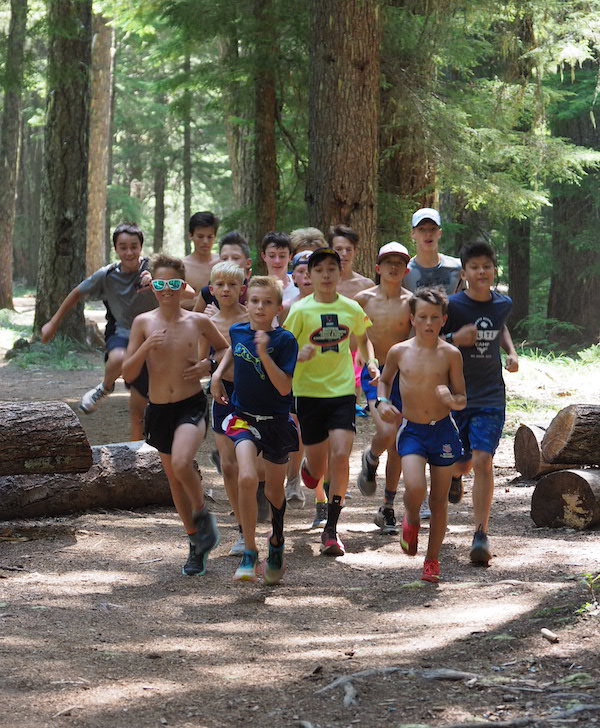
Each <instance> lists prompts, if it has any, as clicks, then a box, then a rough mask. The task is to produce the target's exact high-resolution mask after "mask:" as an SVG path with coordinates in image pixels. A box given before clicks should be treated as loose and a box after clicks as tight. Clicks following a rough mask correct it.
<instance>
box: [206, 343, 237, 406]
mask: <svg viewBox="0 0 600 728" xmlns="http://www.w3.org/2000/svg"><path fill="white" fill-rule="evenodd" d="M232 363H233V350H232V348H231V347H229V348H228V349H227V351H226V352H225V354H224V355H223V358H222V359H221V363H220V364H219V366H218V367H217V369H216V371H215V373H214V374H213V375H212V378H211V380H210V392H211V394H212V396H213V398H214V400H215V402H222V403H223V404H229V399H228V398H227V394H226V393H225V388H224V387H223V374H224V372H226V371H227V369H228V368H229V367H230V366H231V364H232Z"/></svg>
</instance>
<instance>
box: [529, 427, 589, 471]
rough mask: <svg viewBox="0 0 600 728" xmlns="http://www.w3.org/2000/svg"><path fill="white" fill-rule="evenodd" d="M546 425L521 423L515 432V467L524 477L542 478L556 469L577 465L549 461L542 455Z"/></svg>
mask: <svg viewBox="0 0 600 728" xmlns="http://www.w3.org/2000/svg"><path fill="white" fill-rule="evenodd" d="M545 432H546V427H542V426H541V425H520V427H519V429H518V430H517V432H516V434H515V441H514V451H515V468H516V469H517V471H518V472H519V473H521V475H522V476H523V477H524V478H527V479H534V478H540V477H541V476H542V475H546V473H552V472H554V471H555V470H566V469H568V468H573V467H575V464H574V463H570V464H565V463H548V462H546V461H545V460H544V456H543V455H542V440H543V438H544V433H545Z"/></svg>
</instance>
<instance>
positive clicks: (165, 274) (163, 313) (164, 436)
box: [123, 255, 227, 576]
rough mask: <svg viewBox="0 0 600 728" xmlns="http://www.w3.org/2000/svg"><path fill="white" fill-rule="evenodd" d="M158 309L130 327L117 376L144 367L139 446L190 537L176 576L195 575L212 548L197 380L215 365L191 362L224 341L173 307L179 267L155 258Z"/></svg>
mask: <svg viewBox="0 0 600 728" xmlns="http://www.w3.org/2000/svg"><path fill="white" fill-rule="evenodd" d="M150 273H151V275H152V283H151V285H152V289H153V290H154V295H155V296H156V299H157V301H158V308H157V309H155V310H154V311H150V312H148V313H144V314H140V315H139V316H138V317H137V318H136V319H135V320H134V322H133V327H132V329H131V337H130V339H129V346H128V347H127V354H126V357H125V361H124V362H123V376H124V377H125V378H126V379H128V380H133V379H135V378H136V377H137V376H138V374H139V372H140V370H141V368H142V366H143V364H144V362H146V364H147V366H148V373H149V379H150V386H149V399H150V404H149V405H148V407H147V409H146V442H147V443H148V444H149V445H153V446H154V447H155V448H156V449H157V450H158V452H159V453H160V459H161V461H162V464H163V467H164V469H165V473H166V474H167V478H168V480H169V486H170V488H171V495H172V496H173V502H174V503H175V508H176V509H177V512H178V514H179V517H180V518H181V520H182V522H183V525H184V528H185V530H186V531H187V533H188V536H189V539H190V552H189V557H188V560H187V561H186V563H185V565H184V566H183V570H182V571H183V574H185V575H188V576H194V575H196V574H197V575H202V574H204V572H205V571H206V560H207V558H208V554H209V552H210V551H211V549H213V548H214V547H215V546H217V544H218V543H219V532H218V530H217V526H216V522H215V518H214V516H213V515H212V514H211V513H209V511H208V509H207V507H206V503H205V501H204V493H203V491H202V480H201V478H200V475H199V474H198V472H197V471H196V470H195V468H194V457H195V455H196V451H197V450H198V448H199V447H200V444H201V443H202V440H203V439H204V435H205V433H206V421H207V417H208V403H207V400H206V396H205V394H204V392H203V391H202V385H201V384H200V379H201V377H205V376H207V375H208V374H209V373H210V372H211V370H212V371H214V370H215V369H216V368H217V363H216V361H215V360H214V359H209V358H208V357H207V358H203V359H199V356H198V352H199V351H200V352H208V349H209V347H212V348H213V350H214V352H215V357H216V358H221V357H222V356H223V354H224V353H225V352H226V351H227V341H225V339H224V338H223V337H222V336H221V334H220V333H219V332H218V330H217V328H216V327H215V325H214V324H213V323H212V321H211V320H210V319H209V318H208V316H206V315H205V314H202V313H194V312H192V311H185V310H184V309H182V308H181V293H182V291H183V288H184V287H185V268H184V265H183V263H182V261H181V260H179V259H178V258H172V257H170V256H167V255H157V256H155V257H154V258H153V260H152V262H151V266H150Z"/></svg>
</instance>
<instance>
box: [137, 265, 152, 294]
mask: <svg viewBox="0 0 600 728" xmlns="http://www.w3.org/2000/svg"><path fill="white" fill-rule="evenodd" d="M151 282H152V276H151V275H150V271H149V270H145V271H143V273H142V274H141V275H140V278H139V281H138V284H137V286H136V293H139V292H140V291H146V290H148V288H149V287H150V283H151Z"/></svg>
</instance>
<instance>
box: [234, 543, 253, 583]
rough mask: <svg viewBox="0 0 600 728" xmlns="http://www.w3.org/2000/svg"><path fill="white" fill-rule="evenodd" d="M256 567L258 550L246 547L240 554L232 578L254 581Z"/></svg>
mask: <svg viewBox="0 0 600 728" xmlns="http://www.w3.org/2000/svg"><path fill="white" fill-rule="evenodd" d="M257 567H258V551H250V550H248V549H246V550H245V551H244V553H243V554H242V560H241V561H240V565H239V566H238V567H237V569H236V570H235V574H234V575H233V578H234V579H235V580H236V581H256V569H257Z"/></svg>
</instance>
